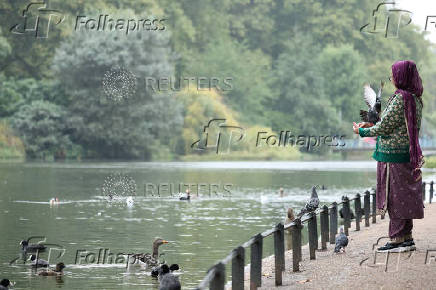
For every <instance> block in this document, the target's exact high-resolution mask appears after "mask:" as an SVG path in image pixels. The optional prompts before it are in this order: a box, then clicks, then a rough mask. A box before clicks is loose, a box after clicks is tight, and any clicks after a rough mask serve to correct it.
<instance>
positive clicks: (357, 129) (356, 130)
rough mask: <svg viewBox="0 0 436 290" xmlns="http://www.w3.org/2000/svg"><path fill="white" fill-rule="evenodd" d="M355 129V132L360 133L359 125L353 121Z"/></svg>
mask: <svg viewBox="0 0 436 290" xmlns="http://www.w3.org/2000/svg"><path fill="white" fill-rule="evenodd" d="M353 131H354V133H355V134H359V125H358V124H356V122H353Z"/></svg>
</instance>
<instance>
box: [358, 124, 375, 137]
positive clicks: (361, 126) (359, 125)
mask: <svg viewBox="0 0 436 290" xmlns="http://www.w3.org/2000/svg"><path fill="white" fill-rule="evenodd" d="M372 126H374V124H373V123H370V122H361V123H359V124H356V122H353V131H354V133H356V134H359V128H369V127H372Z"/></svg>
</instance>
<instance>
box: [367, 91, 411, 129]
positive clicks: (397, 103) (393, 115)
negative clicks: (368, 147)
mask: <svg viewBox="0 0 436 290" xmlns="http://www.w3.org/2000/svg"><path fill="white" fill-rule="evenodd" d="M402 122H404V104H403V97H402V96H401V94H398V95H396V96H395V97H394V99H393V100H392V102H391V103H390V104H389V106H388V107H387V108H386V110H385V111H384V112H383V113H382V115H381V118H380V121H379V122H377V124H375V125H374V126H372V127H371V128H360V129H363V130H362V131H360V129H359V135H360V136H361V137H375V136H386V135H390V134H391V133H392V132H393V131H394V130H395V129H396V128H398V127H399V126H401V125H402Z"/></svg>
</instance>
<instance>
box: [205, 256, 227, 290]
mask: <svg viewBox="0 0 436 290" xmlns="http://www.w3.org/2000/svg"><path fill="white" fill-rule="evenodd" d="M213 268H215V275H213V278H212V280H211V281H210V283H209V288H210V289H211V290H224V285H225V283H226V269H225V266H224V264H223V263H221V262H219V263H218V264H216V265H215V266H214V267H213Z"/></svg>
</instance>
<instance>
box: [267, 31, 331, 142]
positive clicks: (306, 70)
mask: <svg viewBox="0 0 436 290" xmlns="http://www.w3.org/2000/svg"><path fill="white" fill-rule="evenodd" d="M318 52H319V48H317V47H316V46H315V45H314V43H313V42H312V41H311V39H310V38H308V37H305V36H302V35H300V36H299V37H298V38H297V39H295V40H294V41H292V42H291V41H289V42H288V43H287V50H286V52H284V53H282V54H281V55H280V56H279V57H278V59H277V61H276V63H275V73H274V77H273V79H272V86H273V87H274V88H275V89H274V93H273V94H272V96H271V97H270V98H269V100H268V104H267V107H270V108H271V110H270V111H269V112H268V115H270V116H271V121H270V122H271V127H272V129H273V130H275V131H280V130H288V129H289V130H292V133H298V134H321V133H322V134H326V133H329V134H330V133H337V131H338V130H339V127H340V121H339V118H338V114H337V113H336V108H334V107H333V106H332V104H331V102H330V100H329V98H328V97H327V95H326V91H325V87H324V81H323V77H322V73H321V71H320V68H319V64H318V62H317V59H316V58H314V57H313V55H317V54H318Z"/></svg>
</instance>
